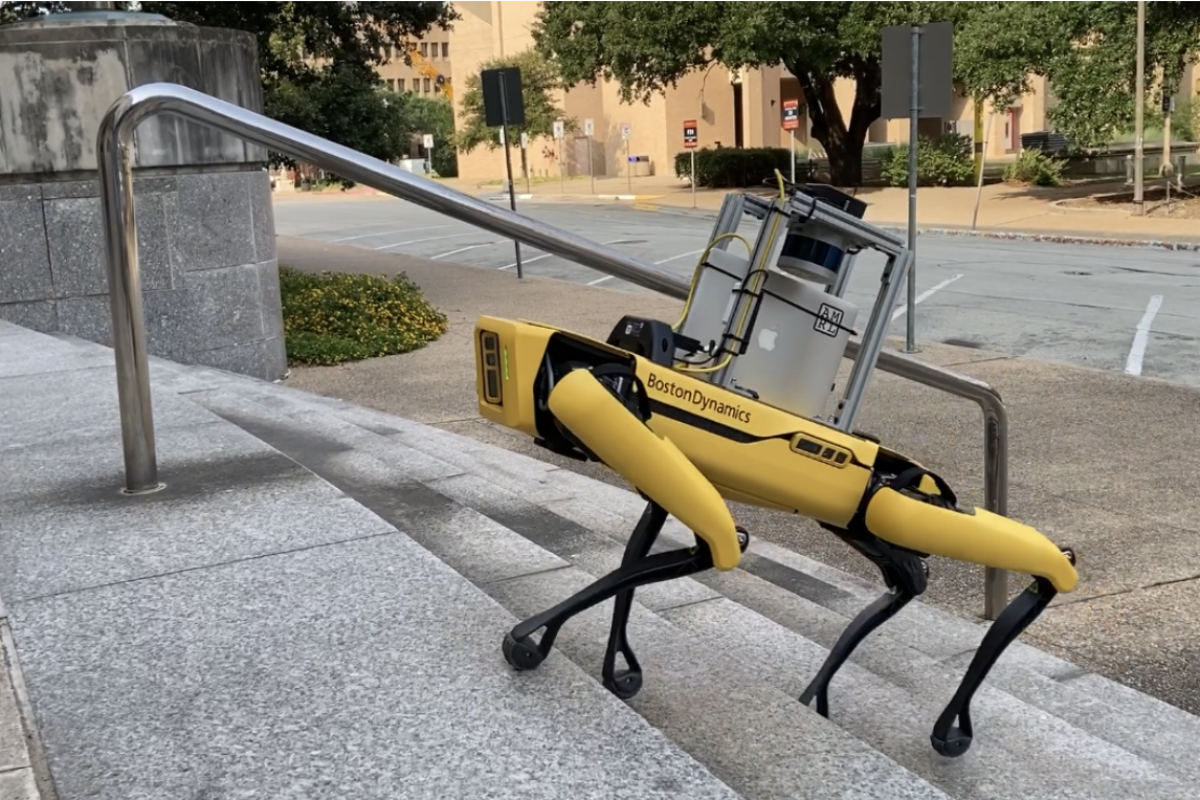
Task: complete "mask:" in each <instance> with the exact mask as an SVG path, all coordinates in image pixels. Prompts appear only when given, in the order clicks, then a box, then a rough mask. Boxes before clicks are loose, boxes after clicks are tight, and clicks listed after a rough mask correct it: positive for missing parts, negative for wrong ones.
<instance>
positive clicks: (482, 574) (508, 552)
mask: <svg viewBox="0 0 1200 800" xmlns="http://www.w3.org/2000/svg"><path fill="white" fill-rule="evenodd" d="M191 396H192V397H193V399H194V400H195V401H196V402H198V403H200V404H201V405H203V406H204V407H205V408H206V409H208V410H210V411H212V412H213V413H215V414H218V415H221V416H223V417H224V418H226V419H228V420H230V421H232V422H234V423H235V424H238V425H239V426H242V427H243V428H244V429H245V430H247V431H248V432H250V433H252V434H253V435H255V436H257V437H260V438H262V439H263V441H264V442H266V443H267V444H269V445H271V446H273V447H275V448H277V449H279V450H280V451H281V452H283V453H284V454H286V455H288V456H289V457H290V458H292V459H294V460H296V461H297V462H298V463H300V464H302V465H304V466H306V467H308V468H309V469H312V470H313V471H314V472H315V473H316V474H318V475H319V476H321V477H323V478H324V479H326V480H327V481H329V482H330V483H332V484H333V485H335V486H337V487H338V488H340V489H341V490H342V491H344V492H346V493H347V494H348V495H350V496H351V497H353V498H355V499H356V500H357V501H358V502H360V503H362V504H363V505H364V506H366V507H367V508H368V509H370V510H371V511H373V512H375V513H376V514H378V515H379V516H381V517H383V518H384V519H385V520H387V521H388V522H390V523H391V524H393V525H395V526H396V527H397V528H398V529H400V530H402V531H404V532H405V533H406V534H407V535H409V536H410V537H412V538H413V539H415V540H416V541H417V542H418V543H420V544H422V545H423V546H425V547H426V548H428V549H429V550H430V551H431V552H432V553H433V554H434V555H436V556H437V557H438V558H440V559H442V560H443V561H445V562H446V563H447V564H449V565H450V566H451V567H453V568H454V569H455V570H457V571H458V572H459V573H460V574H462V575H464V576H466V577H467V578H469V579H470V580H472V581H473V582H475V583H476V584H477V585H479V586H480V587H481V588H482V589H483V590H484V591H486V592H488V594H490V595H491V596H492V597H493V598H495V599H496V600H497V601H498V602H500V604H501V605H503V606H504V607H505V608H507V609H508V610H509V611H511V612H512V613H514V614H515V615H517V616H519V617H524V616H528V615H530V614H533V613H536V612H537V611H540V610H542V609H543V608H545V607H548V606H550V605H553V604H554V603H556V602H558V601H559V600H561V599H562V598H563V597H566V596H568V595H569V594H571V593H573V592H574V591H576V590H578V589H579V588H582V587H583V586H584V585H586V584H587V583H590V582H592V581H593V580H594V579H595V576H596V575H601V574H604V573H606V572H608V571H610V570H611V569H614V568H615V567H616V566H617V565H618V563H619V561H620V558H621V545H620V544H618V543H617V541H615V540H614V539H612V538H609V537H608V536H606V535H604V534H600V533H596V532H594V531H591V530H588V529H586V528H583V527H581V526H575V525H572V524H571V523H569V522H568V521H567V520H565V519H562V518H560V517H557V516H556V515H554V514H553V513H552V512H550V511H547V510H545V509H543V508H541V507H540V506H538V505H537V503H536V502H535V501H533V500H529V499H528V496H529V491H530V490H532V491H533V492H534V493H535V494H536V492H537V487H536V486H530V485H528V484H529V483H530V481H536V478H533V477H529V476H526V477H525V478H523V479H520V478H519V479H517V480H518V482H519V481H521V480H524V482H525V483H526V484H527V485H525V486H521V485H515V486H513V487H512V489H511V490H505V489H503V488H500V487H498V486H497V485H496V484H495V483H494V482H492V481H491V480H489V479H488V478H487V477H484V476H485V475H487V474H488V473H489V472H490V470H491V469H493V468H494V467H493V466H492V465H489V464H483V465H482V466H479V465H470V466H473V467H474V469H473V470H471V471H463V472H459V473H458V474H451V473H454V471H455V469H456V468H455V467H454V466H452V465H450V464H449V463H446V464H445V466H444V468H443V469H442V470H441V471H440V472H441V473H442V474H438V473H436V472H428V471H427V472H426V477H424V478H416V477H411V478H410V479H409V480H408V481H402V480H399V478H400V474H401V473H402V472H403V471H404V470H405V469H406V468H407V465H409V464H411V463H412V455H411V453H412V452H413V451H412V450H411V449H410V448H408V447H406V446H405V445H402V444H400V443H399V442H398V441H396V440H397V439H399V438H401V437H400V434H395V435H393V436H390V437H384V436H382V435H379V434H371V433H369V432H367V431H365V430H364V429H362V428H357V426H353V425H352V426H351V427H352V428H357V431H355V430H350V429H348V428H347V427H346V425H347V423H346V422H345V421H343V420H339V419H336V418H330V417H329V415H327V414H317V413H314V412H313V411H312V410H309V409H305V408H303V407H302V406H301V405H295V406H292V407H291V408H290V409H288V411H287V412H284V413H285V414H287V415H288V416H287V418H288V419H289V420H290V423H288V422H282V423H281V421H280V420H281V417H280V408H279V407H278V406H277V407H276V408H274V409H272V408H271V407H270V406H269V403H268V402H266V401H265V400H264V398H263V396H261V395H260V396H257V397H245V396H242V395H240V394H239V393H238V392H237V391H232V390H230V389H229V388H228V387H226V388H222V389H215V390H211V391H207V392H198V393H196V394H194V395H191ZM289 412H290V413H289ZM395 427H405V426H404V425H402V424H398V425H396V426H395ZM410 433H411V437H410V438H412V439H413V441H415V442H416V443H419V444H420V443H423V444H426V445H428V442H429V441H430V440H429V439H426V438H421V437H418V436H416V434H415V432H410ZM440 433H441V432H438V434H440ZM364 434H366V436H367V437H372V436H373V437H375V438H376V439H377V440H378V441H377V442H376V443H374V444H367V443H366V441H365V438H364ZM431 438H434V439H436V438H439V437H438V436H437V435H434V436H433V437H431ZM380 444H382V445H383V446H384V447H385V448H386V447H391V448H394V450H395V455H394V457H389V456H388V454H387V453H386V452H384V451H383V450H382V449H380ZM455 444H458V443H457V442H450V441H442V442H439V446H440V447H441V451H440V452H441V453H442V454H444V455H446V456H447V457H448V458H449V459H451V460H461V459H462V458H463V455H462V451H461V450H460V449H459V448H457V447H454V446H453V445H455ZM447 445H450V447H449V448H448V449H447ZM339 448H354V449H356V450H360V451H361V457H356V458H350V457H347V456H346V455H345V453H346V450H344V449H339ZM492 455H493V458H495V459H497V460H501V461H503V460H506V459H507V458H508V457H509V456H510V455H511V454H507V453H505V452H504V451H497V452H496V453H493V454H492ZM539 463H540V462H539ZM542 467H543V468H544V467H545V465H542ZM480 472H482V473H483V475H481V474H477V473H480ZM509 477H510V483H511V482H512V481H513V478H514V476H513V475H510V476H509ZM572 490H574V487H572ZM517 492H521V493H520V494H518V493H517ZM514 527H515V528H517V529H519V530H520V531H521V533H520V534H518V533H516V532H514V530H513V528H514ZM637 597H638V600H639V602H638V603H636V604H635V610H634V614H633V615H632V618H631V622H630V628H629V630H630V635H631V638H632V640H633V641H634V642H636V643H637V644H636V645H635V649H636V651H637V652H638V654H639V658H641V659H642V660H643V665H644V667H645V669H646V670H647V675H648V685H647V686H646V688H644V689H643V691H642V692H641V693H640V694H639V695H638V697H637V698H635V699H634V700H633V701H632V702H631V703H630V705H631V707H633V708H635V709H636V710H637V711H638V712H639V713H641V714H642V716H643V717H645V718H646V719H647V720H648V721H649V722H650V723H651V724H652V725H653V726H654V727H656V728H657V729H659V730H661V731H663V732H664V733H665V734H666V735H667V736H669V737H670V738H672V739H673V740H674V741H675V742H676V743H677V744H678V745H679V746H681V747H682V748H683V749H684V750H685V751H687V752H688V753H690V754H691V755H692V756H693V757H695V758H697V760H699V761H700V762H701V763H703V764H704V765H705V766H706V767H707V768H708V769H710V770H711V771H712V772H713V773H714V774H715V775H716V776H717V777H718V778H719V779H720V780H722V781H724V782H725V783H727V784H728V785H730V786H731V787H733V789H734V790H736V791H738V792H739V793H741V794H742V795H744V796H745V797H747V798H752V799H753V800H775V799H776V798H778V800H783V799H784V798H795V797H813V798H818V797H821V798H824V797H829V796H839V797H846V798H855V799H857V798H863V799H864V800H866V799H867V798H885V797H887V798H890V797H902V798H931V799H932V798H941V799H942V800H944V799H945V798H946V795H945V794H943V793H942V792H940V791H937V790H935V789H934V788H933V787H931V786H929V784H928V783H926V782H925V781H923V780H921V779H920V778H918V777H917V776H915V775H913V774H912V773H911V772H909V771H907V770H905V769H903V768H901V767H899V766H898V765H896V764H895V763H894V762H892V761H891V760H890V759H888V758H887V757H885V756H883V755H882V754H880V753H878V752H876V751H875V750H874V749H872V748H871V747H868V746H867V745H865V744H864V743H863V742H862V741H860V740H858V739H856V738H855V737H853V736H851V735H850V734H848V733H847V732H845V731H844V730H842V729H840V728H838V727H837V726H835V725H833V724H832V723H830V722H828V721H827V720H824V719H822V718H821V717H820V716H818V715H817V714H815V713H814V712H812V711H810V710H808V709H805V708H803V707H801V706H799V705H798V704H796V702H795V701H794V700H793V699H791V698H789V697H787V696H786V695H784V694H783V693H781V692H779V691H778V690H777V689H773V688H771V687H769V686H767V685H765V684H761V683H759V682H757V681H749V680H747V679H746V675H745V673H743V672H742V670H740V669H739V668H738V667H737V665H736V663H732V662H722V661H721V660H720V659H713V658H712V652H713V647H712V645H711V644H710V643H707V642H705V641H704V639H703V637H697V636H694V635H691V634H684V633H682V632H681V631H679V630H677V629H675V627H674V626H672V625H670V624H669V623H667V622H665V621H664V620H663V618H662V617H661V616H660V614H659V612H661V611H662V610H663V609H667V608H675V607H680V606H686V605H689V604H693V603H697V602H705V601H711V602H728V601H725V600H723V599H722V598H721V597H720V596H719V595H718V594H717V593H716V592H714V591H712V590H710V589H706V588H705V587H703V586H702V585H701V584H699V583H696V582H694V581H689V580H680V581H672V582H669V583H666V584H660V585H658V586H653V587H647V588H646V589H644V590H639V592H638V595H637ZM612 606H613V602H612V601H611V600H610V601H608V602H606V603H603V604H601V605H599V606H597V607H595V608H593V609H591V610H589V611H588V612H586V613H584V614H582V615H580V616H579V617H577V618H576V619H575V620H573V621H572V622H571V624H570V625H568V626H567V627H566V628H564V630H563V631H562V633H561V634H560V637H559V639H558V642H557V648H556V649H558V650H559V651H560V652H562V653H564V654H565V655H567V656H568V657H569V658H571V659H572V660H573V661H574V662H575V663H577V664H579V665H580V666H581V668H583V669H584V670H585V671H587V672H588V673H589V674H591V675H592V676H593V677H594V678H595V679H597V680H599V677H600V665H601V663H602V659H603V652H604V647H605V643H606V641H607V630H608V621H607V620H608V618H609V617H611V614H612ZM504 633H505V631H501V630H497V632H496V634H497V635H496V657H497V658H501V657H502V656H501V654H500V647H499V645H500V641H501V638H502V636H503V634H504ZM530 680H536V678H534V677H530ZM547 691H549V692H553V691H554V689H552V688H550V689H547ZM614 699H615V698H614Z"/></svg>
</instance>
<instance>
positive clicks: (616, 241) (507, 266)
mask: <svg viewBox="0 0 1200 800" xmlns="http://www.w3.org/2000/svg"><path fill="white" fill-rule="evenodd" d="M638 241H640V240H638ZM633 242H634V240H633V239H614V240H613V241H611V242H601V244H631V243H633ZM553 255H554V253H542V254H541V255H540V256H534V257H533V258H522V259H521V266H525V265H526V264H532V263H533V262H534V261H541V260H542V259H543V258H550V257H551V256H553ZM516 265H517V262H515V261H514V262H513V263H511V264H505V265H504V266H503V267H496V269H512V268H513V267H515V266H516Z"/></svg>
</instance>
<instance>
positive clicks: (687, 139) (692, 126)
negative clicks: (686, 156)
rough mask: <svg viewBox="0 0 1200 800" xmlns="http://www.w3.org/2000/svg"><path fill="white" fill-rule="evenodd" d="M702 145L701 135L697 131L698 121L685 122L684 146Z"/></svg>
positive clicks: (689, 120) (688, 120)
mask: <svg viewBox="0 0 1200 800" xmlns="http://www.w3.org/2000/svg"><path fill="white" fill-rule="evenodd" d="M698 144H700V134H699V132H698V131H697V129H696V120H694V119H687V120H684V121H683V146H684V147H695V146H696V145H698Z"/></svg>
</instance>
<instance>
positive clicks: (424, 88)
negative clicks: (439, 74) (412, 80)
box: [421, 78, 429, 94]
mask: <svg viewBox="0 0 1200 800" xmlns="http://www.w3.org/2000/svg"><path fill="white" fill-rule="evenodd" d="M421 91H422V92H423V93H425V94H428V93H429V78H425V79H424V80H423V81H421Z"/></svg>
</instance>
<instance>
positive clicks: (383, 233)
mask: <svg viewBox="0 0 1200 800" xmlns="http://www.w3.org/2000/svg"><path fill="white" fill-rule="evenodd" d="M449 227H450V226H449V225H430V226H428V227H423V228H401V229H400V230H398V231H376V232H375V233H360V234H358V235H357V236H343V237H341V238H340V239H326V240H325V241H326V242H328V243H329V244H333V243H334V242H353V241H354V240H355V239H370V238H371V237H372V236H394V235H396V234H397V233H412V232H413V231H435V230H438V229H439V228H449Z"/></svg>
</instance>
